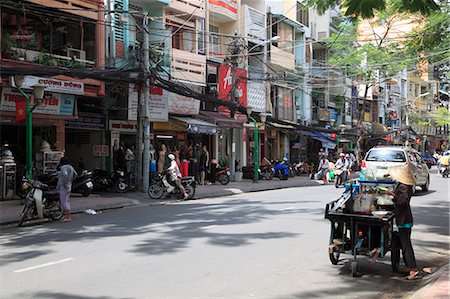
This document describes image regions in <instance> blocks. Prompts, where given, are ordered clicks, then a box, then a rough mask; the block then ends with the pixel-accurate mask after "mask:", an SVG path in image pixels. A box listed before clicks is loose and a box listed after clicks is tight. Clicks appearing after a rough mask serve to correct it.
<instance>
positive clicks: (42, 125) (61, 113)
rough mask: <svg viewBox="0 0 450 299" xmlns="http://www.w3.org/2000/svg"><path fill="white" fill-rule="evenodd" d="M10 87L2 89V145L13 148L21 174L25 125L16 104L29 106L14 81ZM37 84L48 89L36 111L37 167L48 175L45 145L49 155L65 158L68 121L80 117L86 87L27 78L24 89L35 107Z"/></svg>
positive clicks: (35, 144)
mask: <svg viewBox="0 0 450 299" xmlns="http://www.w3.org/2000/svg"><path fill="white" fill-rule="evenodd" d="M10 83H11V84H10V85H9V86H5V85H4V86H3V87H2V88H1V100H0V116H1V132H0V136H1V141H2V143H4V142H8V144H9V145H10V148H11V150H12V151H13V154H14V156H15V158H16V162H17V164H18V167H17V168H18V170H19V172H20V170H22V169H23V165H24V164H25V146H24V144H25V143H26V140H25V121H16V103H20V102H25V101H26V99H25V97H24V96H23V95H22V94H20V93H19V91H17V90H16V89H15V88H14V80H12V79H10ZM36 84H40V85H44V86H45V95H44V98H43V99H42V100H41V101H40V102H39V103H38V105H37V106H36V109H35V110H34V111H33V133H32V141H33V144H32V148H33V159H34V167H35V168H36V169H38V170H39V171H44V167H45V165H44V162H45V161H42V159H43V156H44V155H43V154H42V152H41V149H42V148H41V145H42V144H45V148H46V151H54V152H58V153H59V154H58V155H62V154H64V151H65V149H66V148H65V146H66V142H65V138H66V136H65V120H68V119H74V118H76V117H77V116H76V98H77V96H78V95H82V94H84V91H85V85H84V83H83V82H79V81H69V80H60V79H54V78H44V77H35V76H25V77H24V82H23V84H22V86H21V88H22V90H23V91H24V92H25V93H26V94H27V95H29V96H30V101H31V103H32V104H36V103H37V101H36V100H35V99H34V98H33V96H32V87H33V86H34V85H36ZM19 110H20V109H19ZM19 112H20V111H19ZM18 175H21V173H18Z"/></svg>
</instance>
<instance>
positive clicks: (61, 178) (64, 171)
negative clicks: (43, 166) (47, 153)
mask: <svg viewBox="0 0 450 299" xmlns="http://www.w3.org/2000/svg"><path fill="white" fill-rule="evenodd" d="M77 176H78V173H77V172H76V171H75V169H73V167H72V166H71V165H69V164H66V165H63V166H61V169H60V171H59V173H58V188H72V182H73V180H74V179H75V178H76V177H77Z"/></svg>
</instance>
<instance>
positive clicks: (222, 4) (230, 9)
mask: <svg viewBox="0 0 450 299" xmlns="http://www.w3.org/2000/svg"><path fill="white" fill-rule="evenodd" d="M208 9H209V13H210V17H211V18H213V19H214V21H216V22H218V23H228V22H232V21H236V20H237V17H238V5H237V0H208Z"/></svg>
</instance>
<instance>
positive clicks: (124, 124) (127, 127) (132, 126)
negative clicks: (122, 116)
mask: <svg viewBox="0 0 450 299" xmlns="http://www.w3.org/2000/svg"><path fill="white" fill-rule="evenodd" d="M109 129H110V130H111V131H117V132H121V133H136V132H137V124H136V122H135V121H126V120H110V121H109Z"/></svg>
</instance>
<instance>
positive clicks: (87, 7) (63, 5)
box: [28, 0, 103, 20]
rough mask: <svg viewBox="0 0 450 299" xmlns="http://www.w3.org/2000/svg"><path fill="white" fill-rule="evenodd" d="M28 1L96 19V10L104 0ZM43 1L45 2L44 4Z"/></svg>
mask: <svg viewBox="0 0 450 299" xmlns="http://www.w3.org/2000/svg"><path fill="white" fill-rule="evenodd" d="M28 2H32V3H34V4H38V5H44V6H45V7H52V8H55V9H58V10H60V11H63V12H69V13H71V14H74V15H78V16H82V17H86V18H89V19H94V20H97V19H98V13H97V11H96V10H98V8H99V7H101V6H103V3H102V1H97V3H95V1H92V0H64V1H61V0H46V1H42V0H28ZM42 2H44V3H45V4H42Z"/></svg>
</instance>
